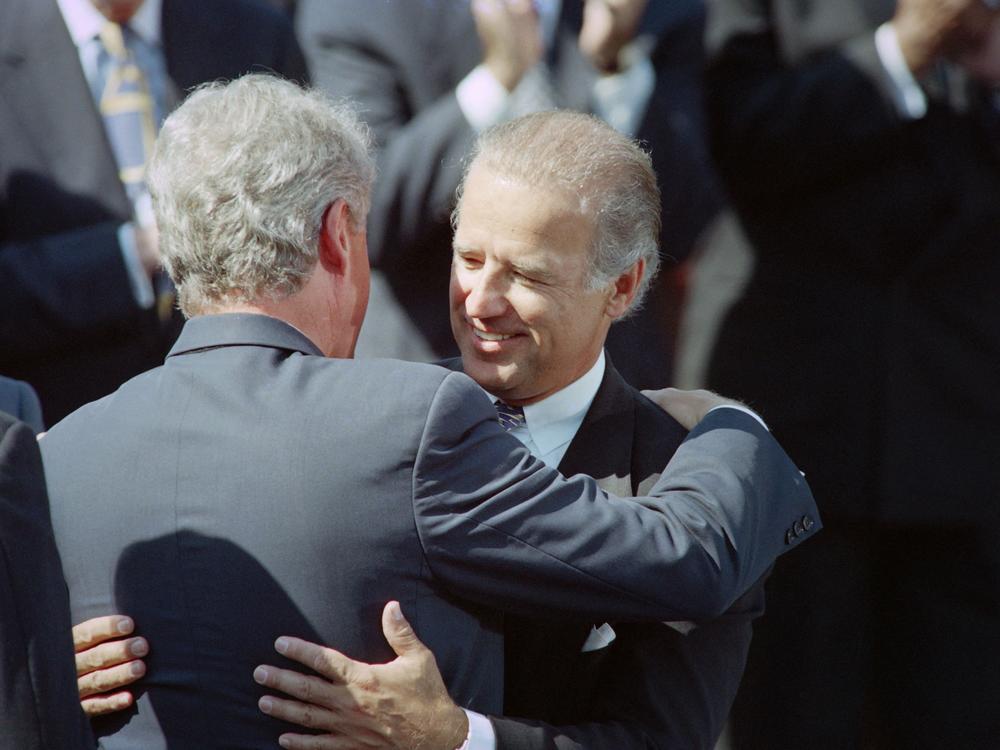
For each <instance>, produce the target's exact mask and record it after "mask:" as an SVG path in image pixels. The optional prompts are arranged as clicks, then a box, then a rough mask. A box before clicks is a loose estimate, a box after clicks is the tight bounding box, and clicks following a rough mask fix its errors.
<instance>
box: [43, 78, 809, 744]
mask: <svg viewBox="0 0 1000 750" xmlns="http://www.w3.org/2000/svg"><path fill="white" fill-rule="evenodd" d="M373 171H374V170H373V164H372V162H371V160H370V158H369V155H368V152H367V142H366V132H365V130H364V128H363V127H361V125H360V124H359V123H358V122H357V121H356V119H355V117H354V115H353V113H352V112H351V111H350V110H349V109H348V108H346V107H343V106H340V107H336V106H331V105H330V104H329V103H328V102H327V101H326V100H324V99H323V98H322V97H321V96H319V95H318V94H315V93H304V92H302V91H301V90H299V89H297V88H296V87H294V86H293V85H292V84H289V83H287V82H282V81H279V80H276V79H272V78H268V77H263V76H248V77H246V78H244V79H241V80H239V81H236V82H234V83H232V84H229V85H228V86H223V85H213V86H208V87H205V88H203V89H202V90H200V91H199V92H198V93H196V94H194V95H192V96H191V97H189V98H188V100H187V101H186V102H185V104H184V105H182V106H181V107H180V108H179V109H178V110H177V112H175V113H174V114H173V115H172V116H171V117H170V118H169V119H168V120H167V122H166V123H165V125H164V128H163V130H162V132H161V134H160V138H159V141H158V144H157V149H156V154H155V156H154V160H153V165H152V169H151V176H150V183H151V187H152V193H153V196H154V205H155V207H156V211H157V219H158V224H159V227H160V231H161V233H162V238H163V248H164V253H165V261H166V265H167V268H168V269H169V270H170V273H171V276H172V278H173V279H174V281H175V283H176V284H177V288H178V293H179V300H180V304H181V306H182V308H183V309H184V310H185V312H186V313H187V314H189V315H191V316H192V317H191V319H190V320H189V321H188V323H187V324H186V326H185V329H184V332H183V333H182V336H181V338H180V339H179V340H178V343H177V344H176V345H175V347H174V349H173V351H172V353H171V355H170V356H169V358H168V360H167V362H166V364H165V365H164V366H163V367H161V368H157V369H156V370H153V371H150V372H148V373H145V374H144V375H142V376H140V377H138V378H135V379H133V380H132V381H130V382H129V383H127V384H125V385H124V386H122V387H121V388H120V389H119V390H118V391H116V392H115V393H114V394H112V395H111V396H109V397H107V398H105V399H102V400H101V401H99V402H96V403H94V404H92V405H89V406H88V407H85V408H84V409H81V410H79V411H78V412H76V413H75V414H74V415H72V416H71V417H69V418H67V419H65V420H63V421H62V422H60V423H59V424H58V425H56V426H55V427H54V428H53V429H52V430H50V431H49V433H48V435H47V436H46V438H45V440H44V441H43V443H42V447H43V452H44V457H45V466H46V472H47V476H48V480H49V483H50V491H51V497H52V505H53V522H54V527H55V531H56V537H57V540H58V542H59V545H60V551H61V554H62V556H63V558H64V561H65V562H66V569H67V570H68V571H70V575H69V576H68V583H69V587H70V594H71V604H72V608H73V614H74V617H75V618H76V619H82V618H84V617H88V616H91V615H94V614H100V613H102V612H107V611H109V610H113V609H116V608H118V607H122V608H124V610H123V611H126V612H128V614H130V615H132V616H134V617H135V618H136V620H137V621H138V622H140V623H141V626H142V630H143V633H144V635H146V637H148V639H149V641H150V643H151V644H152V648H151V649H150V655H149V660H148V674H147V676H146V678H145V679H144V681H143V683H141V685H140V687H139V688H138V689H137V691H138V695H137V699H136V701H135V704H134V706H133V707H132V708H130V709H129V710H128V711H125V712H123V713H121V714H117V715H113V716H111V717H108V718H106V719H104V720H103V721H102V723H101V724H100V725H99V726H98V733H99V735H100V736H101V738H102V742H103V743H104V744H105V746H107V747H109V748H113V747H119V746H120V747H134V746H137V745H138V746H141V745H143V744H144V743H147V742H163V741H166V742H167V743H168V744H170V745H171V746H198V747H204V746H205V744H206V743H208V744H209V745H211V744H212V743H213V742H216V741H217V740H215V739H213V738H224V741H225V742H226V743H229V744H238V745H239V746H241V747H265V746H270V745H271V744H272V743H273V740H274V737H275V736H276V734H277V733H278V732H279V731H280V729H281V727H282V726H283V725H281V724H279V723H277V722H275V721H274V720H273V719H269V718H268V717H265V716H263V715H261V714H259V713H258V712H257V711H256V708H255V705H254V702H255V700H254V699H255V697H258V696H259V695H260V693H259V692H255V689H254V686H253V683H252V682H251V681H250V672H251V670H252V668H253V665H254V664H257V663H260V662H261V661H263V659H264V658H265V656H266V654H267V652H268V651H269V650H270V648H271V644H272V643H273V640H274V638H275V637H276V636H277V635H279V634H281V633H283V632H286V633H290V634H292V635H296V636H298V637H301V638H306V639H308V640H314V641H316V640H323V641H327V642H337V643H342V644H345V646H344V647H345V649H346V650H347V651H348V652H350V653H354V654H357V655H358V656H360V657H361V658H366V659H379V658H385V657H386V656H388V655H389V654H391V650H390V649H389V648H388V646H387V644H386V643H385V642H384V641H383V640H382V639H381V636H380V635H379V634H378V633H377V632H373V629H372V628H370V627H369V626H370V624H371V621H372V619H373V618H372V615H373V613H375V612H377V611H378V610H380V609H381V608H382V606H383V604H384V603H385V602H386V601H387V600H390V599H397V600H398V601H399V602H400V603H401V604H402V605H403V607H405V608H406V610H407V611H408V612H410V613H411V615H412V616H414V617H415V618H416V621H417V622H419V623H420V638H421V639H422V640H423V641H424V642H426V643H427V645H428V647H430V648H431V649H433V650H434V652H435V654H436V655H437V658H438V660H439V663H440V665H441V673H442V675H443V677H444V680H445V683H446V684H447V685H448V687H449V688H450V689H451V690H452V691H453V693H454V695H455V696H456V697H457V699H458V700H460V701H461V702H462V703H463V705H467V706H469V707H470V708H472V709H474V710H477V711H480V712H493V713H496V712H498V711H499V709H500V705H501V700H502V685H501V680H502V677H501V676H502V671H503V667H502V658H503V656H502V654H503V649H502V632H501V627H500V615H499V613H498V612H497V611H496V609H495V608H496V607H503V608H507V609H510V610H511V611H519V612H521V613H525V612H529V611H530V612H534V613H546V612H547V613H550V614H551V613H558V612H563V613H568V612H576V613H577V614H578V615H579V616H581V617H585V618H591V617H615V618H624V619H632V618H649V619H654V620H659V619H703V618H710V617H713V616H715V615H717V614H719V613H721V612H722V611H723V610H725V609H726V608H728V607H729V606H730V605H731V604H732V603H733V602H734V601H735V600H736V599H737V598H738V597H739V596H740V595H741V594H742V593H743V592H744V591H745V590H746V589H747V588H748V587H750V586H751V585H752V584H753V582H754V581H756V580H757V579H758V578H759V577H760V576H761V575H762V574H763V573H764V571H765V570H766V569H767V568H768V567H769V566H770V564H771V563H772V562H773V560H774V558H775V557H776V556H777V555H778V554H780V553H781V552H783V551H784V550H786V549H789V548H790V547H792V546H794V545H795V544H797V543H798V542H800V541H802V540H803V539H805V538H807V537H809V536H811V534H812V533H815V530H816V529H818V526H819V524H818V523H816V524H815V526H814V527H813V529H812V530H811V531H809V532H803V534H802V535H801V538H796V539H795V540H793V541H790V540H789V538H788V536H787V533H786V529H787V528H788V527H789V525H790V524H791V523H792V522H793V521H796V520H797V519H799V518H801V517H802V516H803V515H806V514H810V515H812V514H814V506H813V503H812V500H811V496H810V495H809V492H808V488H807V487H806V485H805V483H804V481H803V480H802V478H801V476H800V475H799V473H798V471H797V470H796V469H795V467H794V465H792V464H791V462H790V461H789V460H788V458H787V457H786V456H784V454H783V453H782V452H781V451H780V448H779V447H778V446H777V445H776V444H775V443H773V441H772V439H771V438H770V437H769V434H768V433H767V431H766V430H765V429H764V428H763V427H762V425H760V424H759V423H758V421H757V420H756V418H755V417H753V416H751V415H747V414H745V413H743V412H742V411H741V410H739V409H735V408H728V407H727V408H718V409H715V410H713V411H712V412H711V413H708V414H707V415H703V414H701V413H699V414H698V416H697V417H696V418H695V420H694V421H696V422H698V424H697V426H696V427H695V428H694V429H693V430H692V432H691V434H690V436H689V437H688V438H687V439H686V440H685V441H684V442H683V443H682V444H681V445H680V446H679V447H678V448H677V450H676V452H675V453H674V455H673V458H672V460H671V464H670V468H669V470H666V471H664V472H663V473H662V475H661V476H660V477H659V478H658V479H657V480H656V481H655V482H654V484H653V485H652V486H651V487H650V488H649V489H648V490H647V493H649V494H647V495H645V496H644V497H641V498H640V502H637V503H627V502H621V501H620V500H618V499H614V498H607V499H606V498H605V497H604V495H603V493H602V492H601V491H600V489H599V488H598V487H597V486H596V484H595V483H593V482H592V481H591V480H588V479H586V478H583V477H576V478H573V479H568V480H567V479H563V478H562V477H560V476H559V475H558V474H557V473H556V472H555V471H554V470H553V469H551V468H549V467H547V466H545V465H544V464H543V463H541V462H539V461H537V460H535V459H534V458H533V457H532V456H531V454H530V453H529V452H528V451H527V450H525V448H524V446H523V445H522V444H521V443H519V442H518V441H516V440H514V439H513V438H511V437H510V436H508V435H505V434H504V432H503V431H502V430H501V428H500V427H499V425H497V423H496V414H497V411H496V409H495V408H494V406H493V405H491V404H490V402H489V400H488V399H486V398H485V396H484V395H483V394H482V392H481V391H480V390H479V389H478V387H477V386H476V385H475V384H474V383H472V381H470V380H469V379H468V378H467V377H466V376H464V375H462V374H460V373H453V372H448V371H447V370H444V369H442V368H437V367H432V366H429V365H419V364H413V363H403V362H386V361H379V362H364V361H354V360H352V359H351V358H350V355H351V354H352V351H353V347H354V345H355V342H356V339H357V335H358V331H359V329H360V327H361V323H362V321H363V317H364V310H365V306H366V303H367V289H368V285H367V281H368V275H367V274H368V254H367V248H366V245H365V229H364V226H365V218H366V208H367V205H368V196H369V191H370V184H371V179H372V175H373ZM209 174H210V175H211V179H208V177H207V175H209ZM592 178H593V179H595V180H598V181H599V180H600V178H601V175H593V176H592ZM233 196H236V197H237V199H235V200H234V199H233ZM237 261H239V262H237ZM635 280H636V278H635V274H634V273H626V274H624V276H623V277H622V278H617V277H616V278H615V279H608V280H606V281H605V282H603V283H601V284H600V285H596V286H595V288H590V289H588V290H587V291H586V292H585V296H586V298H587V299H588V300H589V301H591V302H592V301H596V300H603V304H604V305H606V306H607V307H608V309H609V311H610V312H611V313H612V314H615V313H614V311H616V310H618V311H623V310H624V309H625V308H626V307H627V305H628V302H629V300H630V299H631V297H632V296H633V293H634V282H635ZM591 312H592V313H594V312H595V311H591ZM539 322H540V323H541V322H542V321H539ZM533 331H534V333H538V334H539V336H540V341H539V342H538V343H537V344H532V343H530V341H529V339H531V337H530V336H528V334H527V332H524V333H523V334H520V335H521V336H522V338H521V339H520V340H519V341H518V342H516V343H513V344H510V345H509V346H515V347H518V346H520V347H524V349H525V350H527V351H531V350H533V348H534V346H538V347H544V346H548V345H549V344H551V343H552V330H551V328H550V327H548V326H546V325H539V327H537V328H536V329H533ZM501 348H504V349H506V347H503V346H501ZM513 397H515V396H514V395H513V394H512V398H513ZM703 403H704V404H706V405H705V406H704V408H699V412H704V411H707V404H711V405H722V400H721V399H718V398H711V399H709V400H708V401H707V402H703ZM150 414H153V418H150ZM702 417H704V418H702ZM262 425H266V428H265V429H264V430H263V431H261V426H262ZM666 459H667V456H664V457H663V460H664V462H666ZM730 464H733V467H734V468H733V469H730V468H729V465H730ZM140 470H141V472H142V476H143V490H142V491H139V492H137V490H136V486H135V481H134V479H135V476H136V472H137V471H140ZM81 504H86V505H87V507H88V508H89V509H90V510H89V512H88V514H87V515H86V517H85V518H84V519H82V520H81V519H80V518H79V514H78V513H74V512H73V509H74V508H79V507H81ZM111 519H113V523H114V524H115V528H117V529H120V530H121V531H120V532H119V533H118V534H117V535H116V536H115V537H114V538H113V539H111V540H109V537H108V531H107V530H108V528H109V526H110V525H111V523H112V520H111ZM570 531H571V532H572V533H570ZM633 535H637V536H633ZM667 581H669V583H666V582H667ZM251 597H253V599H252V601H253V602H254V605H253V606H251V607H249V608H248V607H247V606H246V605H247V601H248V600H251V599H250V598H251ZM330 602H337V606H336V607H330V606H329V603H330ZM468 726H469V725H468V720H467V718H466V714H465V713H464V712H462V711H461V710H459V709H457V708H454V710H452V711H450V712H449V715H448V717H447V719H446V720H445V721H442V722H440V723H439V724H438V725H437V726H436V727H435V729H436V731H440V732H441V733H442V736H444V737H446V738H449V739H454V740H455V745H457V744H459V742H460V741H461V737H462V736H465V735H466V734H467V732H468Z"/></svg>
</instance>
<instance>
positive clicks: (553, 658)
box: [446, 357, 764, 750]
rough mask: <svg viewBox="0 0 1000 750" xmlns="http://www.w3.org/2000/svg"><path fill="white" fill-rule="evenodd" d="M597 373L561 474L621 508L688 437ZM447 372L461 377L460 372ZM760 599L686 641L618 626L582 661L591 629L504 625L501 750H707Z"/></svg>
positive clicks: (646, 628) (522, 621)
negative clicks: (579, 478)
mask: <svg viewBox="0 0 1000 750" xmlns="http://www.w3.org/2000/svg"><path fill="white" fill-rule="evenodd" d="M606 361H607V364H606V366H605V372H604V377H603V379H602V381H601V385H600V387H599V388H598V390H597V394H596V396H595V397H594V401H593V403H592V404H591V406H590V409H588V410H587V414H586V415H585V416H584V419H583V422H582V424H581V425H580V428H579V429H578V430H577V432H576V435H575V436H574V437H573V440H572V442H571V443H570V445H569V447H568V448H567V450H566V455H565V456H564V457H563V459H562V461H561V462H560V464H559V471H560V472H561V473H562V474H564V475H565V476H572V475H574V474H587V475H588V476H592V477H594V478H595V479H596V480H597V482H598V484H599V485H600V486H601V487H602V488H604V489H605V490H607V491H608V492H612V493H615V494H617V495H621V496H622V497H630V496H633V495H641V494H643V493H644V492H645V491H646V490H648V489H649V487H651V486H652V485H653V483H654V482H655V481H656V480H657V479H658V478H659V476H660V473H661V472H662V470H663V456H665V455H671V454H673V452H674V451H676V450H677V448H678V447H679V446H680V445H681V443H682V441H683V440H684V438H685V437H686V436H687V431H686V430H685V429H684V428H683V427H682V426H681V425H680V424H678V423H677V421H675V420H674V419H673V418H672V417H671V416H670V415H669V414H666V413H665V412H664V411H663V410H661V409H660V408H659V407H657V406H655V405H654V404H652V403H651V402H650V401H649V400H648V399H647V398H646V397H645V396H643V395H642V394H640V393H639V392H638V391H637V390H636V389H634V388H632V387H631V386H630V385H628V384H627V383H626V382H625V381H624V379H623V378H622V376H621V375H620V374H619V373H618V371H617V370H616V369H615V367H614V365H613V364H612V363H611V358H610V357H608V358H607V360H606ZM446 366H448V367H450V368H451V369H455V370H460V369H461V360H460V359H455V360H450V361H448V362H447V363H446ZM763 599H764V596H763V587H762V585H755V586H754V587H753V588H752V589H751V590H750V592H749V593H748V594H747V595H745V596H744V597H743V598H742V599H741V600H740V601H739V602H738V605H737V606H735V607H734V608H733V609H732V610H731V611H730V612H728V613H726V614H725V615H723V616H722V617H720V618H716V619H714V620H712V621H709V622H703V623H699V625H698V627H696V628H695V629H694V630H692V631H690V632H688V633H687V634H683V633H682V632H679V631H678V630H675V629H674V628H672V627H667V626H666V625H662V624H660V623H625V622H615V623H613V624H612V626H613V628H614V630H615V633H616V637H615V639H614V640H613V641H612V642H611V643H610V644H609V645H608V646H606V647H604V648H600V649H596V650H590V651H587V652H585V653H584V652H582V648H583V644H584V642H585V640H586V638H587V636H588V634H589V633H590V631H591V627H592V625H594V624H598V625H599V624H600V623H590V622H585V623H580V622H554V621H545V620H539V619H536V618H527V617H518V616H508V617H506V618H505V621H504V636H505V640H504V651H505V675H504V678H505V679H504V682H505V685H504V713H505V714H506V715H505V716H503V717H499V716H494V717H491V718H492V721H493V725H494V728H495V730H496V734H497V746H498V748H500V750H543V749H547V748H559V749H560V750H574V749H577V748H588V747H592V748H605V747H607V748H610V747H613V748H619V749H622V750H624V748H685V750H698V749H701V748H704V749H705V750H711V748H713V747H714V746H715V742H716V740H718V738H719V735H720V734H721V733H722V728H723V726H724V724H725V722H726V718H727V717H728V715H729V711H730V708H731V707H732V703H733V699H734V698H735V696H736V689H737V687H738V686H739V684H740V679H741V677H742V675H743V668H744V665H745V663H746V658H747V652H748V650H749V647H750V636H751V622H752V620H753V619H754V617H756V616H758V615H759V614H760V613H761V612H762V610H763ZM512 717H526V718H524V719H518V718H512Z"/></svg>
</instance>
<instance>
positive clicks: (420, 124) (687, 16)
mask: <svg viewBox="0 0 1000 750" xmlns="http://www.w3.org/2000/svg"><path fill="white" fill-rule="evenodd" d="M703 24H704V9H703V7H702V3H700V2H697V1H696V0H682V1H681V2H670V3H662V2H657V3H650V2H648V0H586V2H580V0H566V2H562V1H561V0H538V1H537V2H533V1H532V0H475V2H470V0H421V1H420V2H410V1H409V0H382V1H381V2H374V3H373V2H368V0H304V1H303V2H300V3H299V6H298V14H297V20H296V28H297V32H298V35H299V39H300V41H301V43H302V47H303V50H304V51H305V53H306V56H307V58H308V60H309V65H310V69H311V71H312V73H313V77H314V80H315V81H316V83H317V85H319V86H321V87H322V88H324V89H325V90H327V91H329V92H331V93H333V94H336V95H343V96H348V97H350V98H351V99H352V100H354V101H356V102H357V103H358V105H359V108H360V109H361V113H362V116H363V117H364V118H365V120H366V121H367V122H368V123H369V124H370V125H371V126H372V128H373V130H374V132H375V137H376V142H377V144H378V146H379V180H378V184H377V185H376V187H375V193H374V195H373V198H372V221H371V226H370V227H369V233H370V236H369V247H370V249H371V253H372V259H373V265H374V267H375V268H376V270H377V272H378V273H377V274H376V276H377V277H379V276H381V280H380V283H379V284H378V285H377V286H376V287H375V288H374V289H373V300H372V310H371V312H370V315H369V318H368V322H367V323H366V327H365V329H364V330H363V331H362V336H361V340H360V343H359V354H362V355H367V354H369V353H370V354H375V355H376V356H379V355H388V356H403V357H405V358H423V359H432V358H436V357H444V356H453V355H455V354H457V351H456V349H455V343H454V341H453V339H452V337H451V329H450V327H449V325H448V314H447V308H446V306H445V305H444V304H443V303H442V300H444V299H445V298H446V295H447V278H448V264H449V262H450V257H451V253H450V248H451V226H450V225H449V221H448V217H449V215H450V213H451V210H452V208H453V206H454V195H455V188H456V187H457V186H458V183H459V179H460V177H461V174H462V169H463V159H464V158H465V156H466V155H467V153H468V151H469V148H470V147H471V145H472V143H473V141H474V139H475V137H476V135H477V133H479V132H482V131H483V130H485V129H486V128H487V127H489V126H491V125H494V124H497V123H499V122H503V121H505V120H508V119H511V118H513V117H516V116H518V115H523V114H527V113H529V112H533V111H537V110H540V109H551V108H554V107H562V108H569V109H574V110H577V111H582V112H592V113H594V114H597V115H598V116H600V117H601V118H602V119H604V120H605V121H607V122H608V123H609V124H611V125H613V126H614V127H615V128H616V129H618V130H619V131H621V132H622V133H624V134H625V135H628V136H636V137H638V138H639V139H640V140H642V141H644V142H646V143H647V144H648V145H649V147H650V150H651V152H652V156H653V160H654V167H655V168H656V172H657V174H658V175H660V177H661V190H662V202H663V215H664V221H663V230H662V233H661V237H660V244H661V248H662V250H663V252H664V254H665V255H666V256H667V257H669V258H671V259H674V260H683V259H684V257H686V256H687V255H688V253H689V252H690V251H691V250H692V248H693V246H694V244H695V240H696V238H697V237H698V235H699V234H700V232H701V230H702V228H703V227H704V226H705V224H706V223H707V222H708V220H709V219H710V218H711V217H712V215H713V214H714V213H715V211H716V209H717V208H718V206H719V193H718V190H717V187H716V183H715V178H714V175H713V174H712V171H711V169H710V166H709V157H708V152H707V147H706V144H705V140H704V134H703V125H704V120H703V113H702V102H701V63H702V46H701V38H702V31H703ZM667 291H668V289H667V284H666V283H665V280H664V279H659V280H657V282H656V283H654V284H653V285H652V287H651V289H650V294H649V296H648V298H647V300H646V304H645V307H644V309H643V310H641V311H639V312H637V313H636V314H635V315H633V316H631V317H630V318H629V319H628V320H625V321H623V322H621V323H620V324H618V325H615V326H614V327H613V328H612V331H611V334H610V338H609V351H610V352H611V354H612V356H613V357H614V358H615V362H616V366H617V367H618V368H619V369H620V371H621V372H622V374H623V375H624V376H625V379H626V381H628V382H629V383H631V384H632V385H634V386H636V387H643V388H646V387H649V388H652V387H660V386H662V385H663V383H664V382H665V380H667V379H668V378H669V373H670V366H671V361H672V348H673V337H672V331H671V314H672V312H671V311H672V309H673V308H672V306H673V302H672V300H670V299H669V298H668V294H667Z"/></svg>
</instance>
